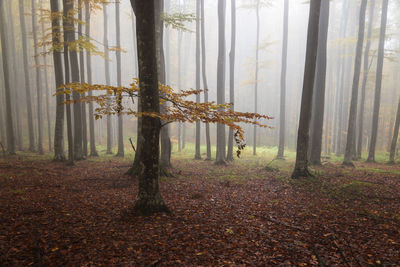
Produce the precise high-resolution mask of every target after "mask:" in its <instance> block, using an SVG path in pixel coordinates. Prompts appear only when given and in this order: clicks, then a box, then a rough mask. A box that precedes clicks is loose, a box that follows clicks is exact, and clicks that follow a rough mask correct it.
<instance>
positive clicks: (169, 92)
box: [60, 79, 272, 157]
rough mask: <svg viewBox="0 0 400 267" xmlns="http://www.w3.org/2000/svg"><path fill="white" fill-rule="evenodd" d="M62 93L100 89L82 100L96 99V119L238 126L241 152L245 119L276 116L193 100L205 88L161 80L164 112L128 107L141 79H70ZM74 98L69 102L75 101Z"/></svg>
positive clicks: (254, 120) (253, 120) (249, 121)
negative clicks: (116, 82)
mask: <svg viewBox="0 0 400 267" xmlns="http://www.w3.org/2000/svg"><path fill="white" fill-rule="evenodd" d="M63 87H64V90H63V91H60V93H61V94H71V93H72V92H77V93H80V94H82V95H83V93H86V92H88V91H97V92H98V94H97V95H95V96H85V97H82V98H81V99H80V100H79V101H83V102H94V103H97V104H98V107H97V108H96V109H95V114H94V115H95V117H96V119H101V118H102V117H103V116H104V115H118V116H121V115H129V116H136V117H140V116H150V117H157V118H160V120H161V121H163V122H164V124H163V125H162V126H164V125H166V124H168V123H171V122H189V123H194V122H197V121H201V122H204V123H222V124H224V125H226V126H228V127H230V128H231V129H232V130H234V133H235V134H234V136H235V141H236V144H237V147H238V150H237V156H238V157H239V156H240V153H241V150H243V149H244V147H245V146H246V145H245V143H244V131H243V128H242V127H241V125H240V124H241V123H246V124H253V125H257V126H259V127H265V128H269V127H270V126H268V125H266V124H264V123H261V122H260V121H261V120H262V119H264V120H270V119H272V117H269V116H267V115H262V114H258V113H249V112H238V111H233V110H231V109H230V107H231V104H230V103H227V104H216V103H215V102H213V101H212V102H203V103H196V102H195V101H191V100H189V97H191V96H195V95H199V94H201V93H202V92H204V90H182V91H180V92H176V91H174V90H173V88H171V87H170V86H168V85H163V84H161V83H160V84H159V91H160V104H163V103H168V104H167V105H166V108H165V109H163V112H162V113H148V112H138V111H136V110H133V109H132V108H131V107H128V106H129V105H128V103H127V101H126V100H130V101H131V102H132V103H135V99H136V98H137V97H138V96H139V94H140V90H139V80H138V79H134V80H133V83H132V84H131V85H130V87H114V86H110V85H98V84H94V85H91V84H87V83H70V84H67V85H64V86H63ZM74 102H75V101H74V100H71V101H67V102H65V103H66V104H70V103H74Z"/></svg>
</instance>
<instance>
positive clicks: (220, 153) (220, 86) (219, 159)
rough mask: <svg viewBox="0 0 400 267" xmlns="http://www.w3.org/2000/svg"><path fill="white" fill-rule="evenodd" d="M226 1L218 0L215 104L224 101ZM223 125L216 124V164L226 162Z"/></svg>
mask: <svg viewBox="0 0 400 267" xmlns="http://www.w3.org/2000/svg"><path fill="white" fill-rule="evenodd" d="M225 10H226V1H225V0H219V1H218V65H217V104H224V103H225V62H226V60H225V59H226V55H225V53H226V52H225V51H226V44H225V17H226V11H225ZM225 139H226V138H225V125H223V124H221V123H218V124H217V155H216V164H226V162H225V156H226V152H225V150H226V140H225Z"/></svg>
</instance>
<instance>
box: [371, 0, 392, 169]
mask: <svg viewBox="0 0 400 267" xmlns="http://www.w3.org/2000/svg"><path fill="white" fill-rule="evenodd" d="M387 11H388V0H383V2H382V18H381V30H380V36H379V47H378V62H377V67H376V82H375V98H374V111H373V117H372V131H371V141H370V144H369V154H368V159H367V161H368V162H374V161H375V148H376V140H377V138H378V123H379V109H380V105H381V89H382V71H383V60H384V52H385V36H386V23H387V13H388V12H387Z"/></svg>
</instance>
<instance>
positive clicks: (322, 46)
mask: <svg viewBox="0 0 400 267" xmlns="http://www.w3.org/2000/svg"><path fill="white" fill-rule="evenodd" d="M329 10H330V8H329V0H323V1H321V15H320V22H319V23H320V25H319V34H318V51H317V70H316V74H315V75H316V77H315V84H314V87H315V88H314V96H313V112H312V114H313V115H312V116H311V123H312V124H311V131H310V139H311V142H310V162H311V164H314V165H320V164H321V150H322V132H323V126H324V111H325V91H326V69H327V68H326V62H327V41H328V28H329Z"/></svg>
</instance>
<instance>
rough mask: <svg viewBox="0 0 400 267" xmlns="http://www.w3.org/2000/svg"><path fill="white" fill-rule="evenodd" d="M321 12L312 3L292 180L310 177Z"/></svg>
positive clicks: (318, 3) (317, 0)
mask: <svg viewBox="0 0 400 267" xmlns="http://www.w3.org/2000/svg"><path fill="white" fill-rule="evenodd" d="M320 10H321V1H320V0H311V1H310V13H309V19H308V33H307V51H306V61H305V68H304V80H303V93H302V97H301V108H300V121H299V130H298V137H297V150H296V163H295V167H294V171H293V173H292V178H299V177H308V176H310V175H311V173H310V171H309V170H308V146H309V131H310V120H311V114H312V99H313V93H314V78H315V69H316V62H317V50H318V30H319V17H320Z"/></svg>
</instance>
